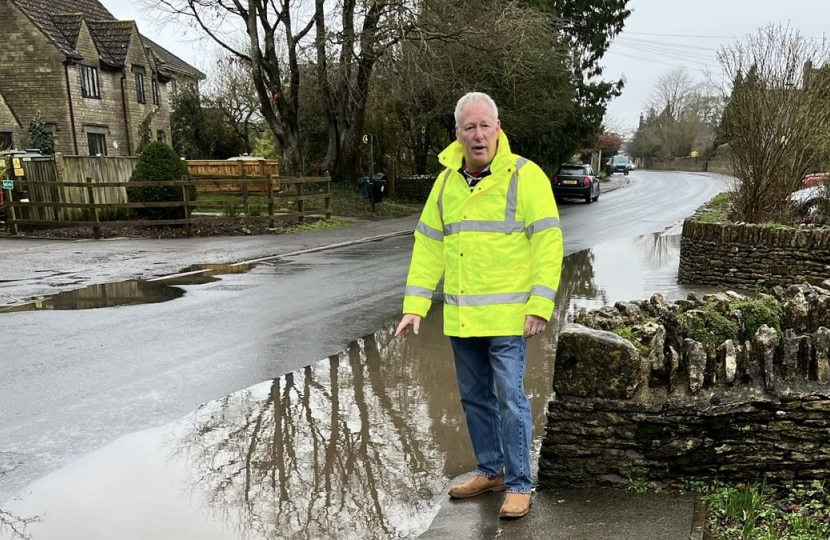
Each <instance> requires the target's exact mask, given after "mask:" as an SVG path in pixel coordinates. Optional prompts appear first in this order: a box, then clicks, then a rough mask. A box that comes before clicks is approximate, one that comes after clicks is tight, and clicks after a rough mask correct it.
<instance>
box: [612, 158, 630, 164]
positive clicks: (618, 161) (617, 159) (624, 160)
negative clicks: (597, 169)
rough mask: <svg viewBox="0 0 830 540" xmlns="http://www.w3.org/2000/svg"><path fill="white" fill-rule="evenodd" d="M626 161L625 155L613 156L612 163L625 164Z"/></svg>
mask: <svg viewBox="0 0 830 540" xmlns="http://www.w3.org/2000/svg"><path fill="white" fill-rule="evenodd" d="M626 163H628V158H627V157H625V156H616V157H615V158H614V165H619V164H626Z"/></svg>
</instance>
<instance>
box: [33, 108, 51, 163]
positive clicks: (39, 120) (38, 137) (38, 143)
mask: <svg viewBox="0 0 830 540" xmlns="http://www.w3.org/2000/svg"><path fill="white" fill-rule="evenodd" d="M29 143H30V144H31V146H32V148H37V149H39V150H40V153H41V154H54V153H55V136H54V135H52V132H51V131H49V130H48V129H46V124H45V123H44V122H43V116H42V115H41V114H40V111H37V112H36V113H35V117H34V118H32V122H31V123H30V124H29Z"/></svg>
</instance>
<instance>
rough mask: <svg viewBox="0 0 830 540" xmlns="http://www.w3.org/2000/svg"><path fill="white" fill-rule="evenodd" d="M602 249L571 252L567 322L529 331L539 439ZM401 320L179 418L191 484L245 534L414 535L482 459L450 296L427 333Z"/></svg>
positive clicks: (561, 304)
mask: <svg viewBox="0 0 830 540" xmlns="http://www.w3.org/2000/svg"><path fill="white" fill-rule="evenodd" d="M593 257H594V256H593V254H592V253H591V252H590V251H583V252H580V253H576V254H574V255H571V256H569V257H568V258H567V259H566V262H565V265H564V268H563V274H562V284H561V286H560V290H559V294H558V297H557V311H556V314H555V321H557V324H554V325H551V327H549V329H548V331H546V332H544V333H543V334H542V335H540V336H538V337H537V338H534V339H532V340H529V342H528V363H527V369H526V375H525V390H526V392H527V394H528V396H529V398H530V402H531V410H532V414H533V424H534V450H538V445H539V444H540V442H541V439H542V435H543V433H544V425H545V410H546V407H547V403H548V401H549V399H550V395H551V381H552V372H553V358H554V357H555V347H556V334H557V332H556V331H557V329H558V327H559V325H560V324H561V322H562V321H564V320H565V319H566V315H567V312H568V306H569V304H570V303H571V298H572V297H583V298H584V297H589V298H596V297H597V296H600V295H601V294H602V292H601V290H600V289H599V288H598V287H597V285H596V284H595V282H594V270H593ZM396 322H397V321H396V320H395V321H390V322H389V323H388V324H387V325H386V326H385V327H384V328H382V329H381V330H379V331H378V332H376V333H375V334H374V335H372V336H369V337H367V338H366V339H365V340H358V341H357V342H355V343H353V344H352V345H351V346H350V347H349V348H348V349H347V350H346V351H344V352H343V353H341V354H340V355H337V356H332V357H330V358H328V359H327V360H325V361H322V362H319V363H317V364H315V365H312V366H309V367H307V368H305V369H303V370H300V371H297V372H294V373H289V374H287V375H285V376H283V377H281V378H279V379H276V380H274V381H269V382H267V383H263V384H261V385H258V386H255V387H252V388H249V389H247V390H244V391H241V392H238V393H236V394H233V395H231V396H228V397H226V398H224V399H222V400H219V401H216V402H213V403H210V404H207V405H205V406H203V407H201V408H200V409H199V410H198V411H197V412H196V413H194V415H192V416H191V417H189V418H188V419H186V421H183V422H182V423H181V424H180V426H179V427H178V428H177V430H176V437H175V438H174V440H172V441H171V448H172V450H173V452H174V453H176V454H179V455H183V456H186V457H187V458H188V460H189V462H190V466H191V468H192V470H193V485H192V488H193V489H194V491H197V492H200V493H206V494H207V499H208V501H209V506H210V508H211V510H212V511H213V512H217V513H219V514H221V515H222V516H223V517H224V518H225V519H226V521H227V523H228V525H229V526H231V527H235V528H237V529H238V533H239V535H240V536H245V537H252V538H321V539H323V538H338V539H341V538H360V539H364V538H401V537H408V536H412V535H414V534H417V533H420V532H422V531H423V530H425V529H426V528H427V527H428V525H429V523H430V522H431V520H432V518H433V517H434V515H435V513H437V511H438V505H439V503H440V501H442V500H444V497H445V495H444V492H445V489H446V487H447V483H448V482H449V479H450V478H453V477H455V476H457V475H459V474H462V473H464V472H468V471H470V470H472V469H473V468H474V467H475V460H474V457H473V453H472V450H471V449H470V445H469V439H468V437H467V432H466V427H465V423H464V417H463V414H462V411H461V406H460V403H459V399H458V390H457V386H456V381H455V373H454V370H453V363H452V353H451V350H450V345H449V340H448V339H447V338H445V337H444V336H443V335H442V325H443V320H442V317H441V306H440V305H438V304H436V305H435V306H434V308H433V310H432V311H431V313H430V316H429V317H428V318H427V319H425V320H424V321H423V322H422V324H421V332H420V335H419V336H417V337H415V336H411V335H410V337H409V338H407V339H405V340H403V341H400V342H398V341H396V340H395V339H394V337H393V332H394V328H395V323H396ZM534 458H535V451H534ZM534 461H535V459H534Z"/></svg>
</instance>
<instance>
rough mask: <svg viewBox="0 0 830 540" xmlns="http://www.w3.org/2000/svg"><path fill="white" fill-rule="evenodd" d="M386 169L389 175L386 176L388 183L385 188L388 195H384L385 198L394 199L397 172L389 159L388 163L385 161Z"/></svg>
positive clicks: (393, 163)
mask: <svg viewBox="0 0 830 540" xmlns="http://www.w3.org/2000/svg"><path fill="white" fill-rule="evenodd" d="M386 169H387V170H388V171H389V174H387V175H386V177H387V179H388V180H389V183H388V185H387V186H386V189H387V191H388V193H387V194H386V197H387V198H389V199H394V198H395V182H396V181H397V180H398V171H397V167H396V166H395V162H394V161H392V160H391V159H390V160H389V161H387V167H386Z"/></svg>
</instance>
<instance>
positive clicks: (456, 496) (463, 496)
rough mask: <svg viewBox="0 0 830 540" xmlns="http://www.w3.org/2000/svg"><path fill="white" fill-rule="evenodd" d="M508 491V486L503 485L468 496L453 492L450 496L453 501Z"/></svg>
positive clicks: (450, 492)
mask: <svg viewBox="0 0 830 540" xmlns="http://www.w3.org/2000/svg"><path fill="white" fill-rule="evenodd" d="M506 490H507V486H505V485H501V486H495V487H491V488H487V489H482V490H481V491H476V492H475V493H469V494H467V495H456V494H454V493H453V492H452V491H449V492H448V494H449V496H450V497H452V498H453V499H471V498H473V497H478V496H479V495H484V494H485V493H490V492H493V493H498V492H501V491H506Z"/></svg>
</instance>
